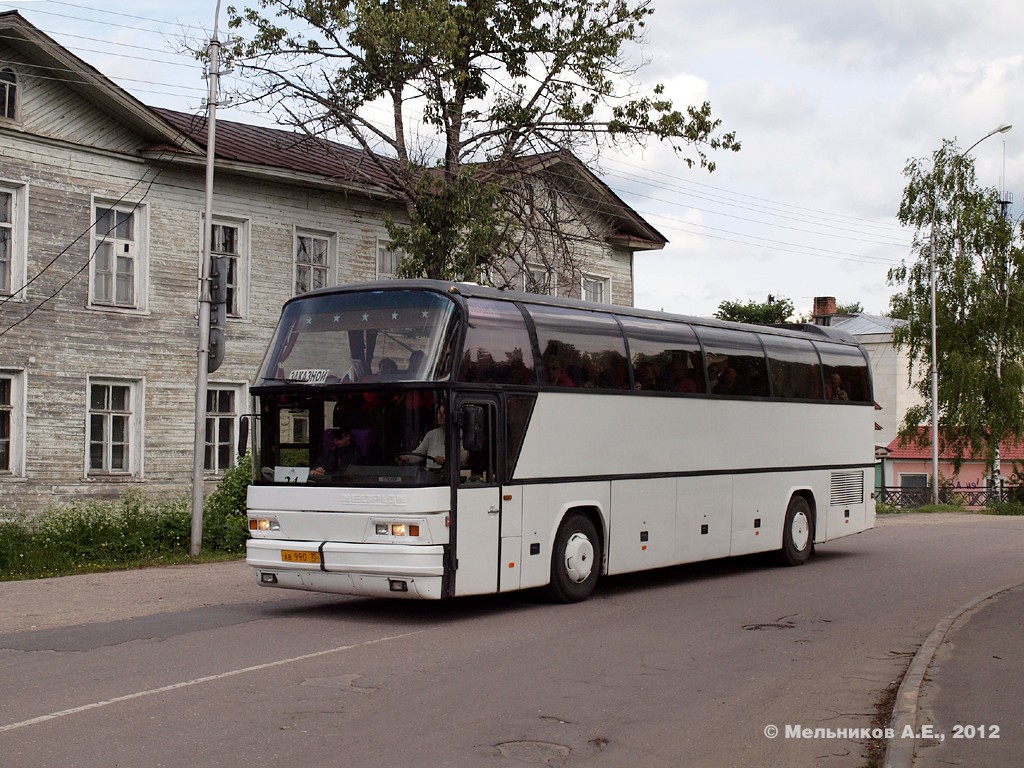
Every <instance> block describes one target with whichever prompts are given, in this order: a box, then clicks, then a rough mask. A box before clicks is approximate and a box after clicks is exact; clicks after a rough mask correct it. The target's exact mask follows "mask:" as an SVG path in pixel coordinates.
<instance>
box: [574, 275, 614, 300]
mask: <svg viewBox="0 0 1024 768" xmlns="http://www.w3.org/2000/svg"><path fill="white" fill-rule="evenodd" d="M588 283H599V284H600V285H601V291H602V293H603V294H604V296H603V297H602V298H601V299H591V298H589V297H588V296H587V284H588ZM580 297H581V298H582V299H583V300H584V301H596V302H597V303H599V304H611V303H612V279H611V278H610V277H608V276H607V275H595V274H592V273H584V274H583V276H582V278H581V279H580Z"/></svg>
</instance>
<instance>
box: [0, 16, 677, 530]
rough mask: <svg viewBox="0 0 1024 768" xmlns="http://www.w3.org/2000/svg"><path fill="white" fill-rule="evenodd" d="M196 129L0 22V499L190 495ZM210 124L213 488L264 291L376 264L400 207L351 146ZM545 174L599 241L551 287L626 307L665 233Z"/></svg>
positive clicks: (383, 262) (28, 503)
mask: <svg viewBox="0 0 1024 768" xmlns="http://www.w3.org/2000/svg"><path fill="white" fill-rule="evenodd" d="M205 135H206V132H205V125H204V121H203V119H202V116H195V115H189V114H184V113H180V112H174V111H171V110H167V109H157V108H153V107H149V106H147V105H145V104H143V103H141V102H139V101H138V100H136V99H135V98H134V97H133V96H131V95H130V94H128V93H127V92H125V91H124V90H122V89H121V88H119V87H118V86H116V85H115V84H114V83H112V82H111V81H110V80H108V79H107V78H105V77H104V76H103V75H102V74H101V73H100V72H98V71H97V70H95V69H94V68H92V67H91V66H89V65H88V64H86V63H85V62H83V61H82V60H80V59H79V58H77V57H76V56H74V55H73V54H71V53H70V52H69V51H68V50H66V49H65V48H63V47H62V46H60V45H58V44H57V43H56V42H55V41H54V40H52V39H51V38H49V37H48V36H47V35H45V34H44V33H42V32H41V31H40V30H38V29H37V28H35V27H34V26H32V25H31V24H29V23H28V22H27V21H26V20H25V19H24V18H23V17H22V16H20V15H19V14H18V13H17V12H13V11H11V12H6V13H0V510H4V511H6V512H8V513H10V512H12V511H15V510H24V511H32V510H38V509H41V508H43V507H45V506H47V505H49V504H51V503H54V502H64V501H69V500H75V499H83V498H90V497H100V498H104V497H106V498H110V497H116V496H119V495H120V494H121V493H122V492H123V491H124V490H126V489H127V488H130V487H140V488H142V489H144V490H146V491H147V492H150V493H155V494H178V493H182V492H186V491H188V489H189V488H190V486H191V479H192V463H193V444H194V434H195V422H196V419H195V391H196V390H195V388H196V365H197V353H196V349H197V345H198V327H197V296H198V279H199V275H200V259H201V253H202V249H203V245H202V231H203V222H204V205H205V164H206V154H205ZM216 135H217V142H216V161H215V166H216V173H215V184H214V206H213V207H214V210H213V212H212V216H211V220H212V223H213V225H214V226H213V235H214V236H213V238H212V245H213V249H214V251H216V252H217V253H219V254H221V255H224V256H226V257H228V259H229V260H230V265H231V269H230V285H229V289H230V306H229V311H228V330H227V335H228V342H227V355H226V358H225V360H224V363H223V365H222V366H221V367H220V368H219V369H218V370H217V371H216V372H215V373H214V374H212V375H211V376H210V382H209V397H208V412H207V419H206V425H207V428H206V444H207V451H206V455H205V466H206V469H207V472H208V479H209V480H211V481H215V480H216V479H217V477H218V476H219V475H220V474H222V473H223V471H224V470H225V469H226V468H228V467H230V466H231V464H232V462H233V461H234V460H235V452H236V451H235V442H236V439H237V428H238V419H239V416H240V415H242V414H244V413H245V412H247V410H248V405H247V403H248V394H247V388H248V384H249V382H250V380H251V379H252V377H253V376H254V374H255V372H256V369H257V366H258V365H259V363H260V362H261V360H262V357H263V354H264V351H265V348H266V345H267V343H268V342H269V339H270V335H271V333H272V331H273V328H274V325H275V323H276V321H277V317H278V313H279V311H280V307H281V305H282V303H283V302H284V301H285V300H286V299H288V298H289V297H290V296H292V295H294V294H296V293H297V292H302V291H304V290H308V289H309V288H311V287H317V286H319V285H330V284H336V283H347V282H352V281H360V280H366V279H376V278H379V277H386V276H388V275H389V274H391V273H393V271H394V266H395V257H396V255H395V254H394V253H392V252H391V251H390V250H389V248H388V241H387V235H386V231H385V228H384V225H383V220H384V217H385V215H386V214H391V215H392V216H395V217H397V218H398V220H401V218H402V217H403V215H404V213H403V209H402V208H401V206H400V205H399V204H398V202H397V200H396V198H395V196H394V195H393V194H392V193H391V192H390V191H389V190H388V189H387V187H386V185H384V184H383V183H376V182H375V180H374V179H373V177H372V174H370V175H368V174H366V173H363V172H358V173H357V172H356V170H358V169H362V168H365V166H366V163H365V157H364V156H362V155H361V154H360V152H358V151H356V150H353V149H351V148H347V147H343V146H340V145H337V144H327V143H321V144H314V143H311V142H309V141H303V140H302V138H301V137H299V136H297V135H295V134H293V133H290V132H287V131H282V130H276V129H271V128H262V127H256V126H252V125H245V124H242V123H237V122H229V121H223V120H218V122H217V134H216ZM553 165H558V166H559V168H560V173H559V174H558V177H559V178H560V179H563V180H565V184H566V185H568V187H569V188H570V191H571V193H572V194H573V195H575V196H577V197H578V198H579V199H583V200H586V201H587V206H586V210H588V211H590V212H591V213H592V214H593V215H594V216H595V217H596V218H597V219H598V220H599V224H600V226H601V227H602V230H601V231H602V232H603V235H602V236H601V237H600V238H596V239H594V241H593V242H592V243H589V252H590V253H591V254H592V258H591V259H590V261H589V262H588V265H587V269H586V271H584V272H583V273H581V274H579V275H576V276H574V277H573V279H571V280H566V279H565V278H564V276H563V277H554V278H552V280H551V283H550V288H551V289H552V290H557V291H558V292H560V293H562V294H563V295H585V296H587V297H588V298H592V299H597V300H601V301H608V302H614V303H621V304H626V305H629V304H631V303H632V300H633V291H632V286H633V274H632V268H633V258H634V253H635V252H637V251H643V250H650V249H657V248H661V247H663V246H664V244H665V242H666V241H665V238H664V237H663V236H662V235H661V234H660V233H658V232H657V231H656V230H655V229H654V228H653V227H651V226H650V225H649V224H648V223H647V222H645V221H644V220H643V219H642V218H641V217H640V216H639V215H638V214H637V213H636V212H634V211H633V210H631V209H630V208H629V207H628V206H626V205H625V204H624V203H623V202H622V201H621V200H620V199H619V198H618V197H617V196H616V195H615V194H614V193H613V192H612V191H611V190H610V189H609V188H608V187H606V186H605V185H604V184H603V183H602V182H600V180H599V179H597V177H596V176H595V175H594V174H593V173H592V172H590V171H589V169H587V168H586V167H585V166H584V165H583V164H582V163H580V162H579V161H578V160H576V159H575V158H573V157H571V156H566V155H553V156H550V157H546V158H543V159H541V160H538V161H537V167H538V168H550V167H552V166H553ZM527 277H528V276H526V275H524V276H523V277H522V279H523V280H524V285H525V284H527V283H528V281H527V279H526V278H527ZM516 287H523V286H516Z"/></svg>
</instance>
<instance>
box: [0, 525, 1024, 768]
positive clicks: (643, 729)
mask: <svg viewBox="0 0 1024 768" xmlns="http://www.w3.org/2000/svg"><path fill="white" fill-rule="evenodd" d="M1022 552H1024V518H996V517H983V516H974V515H932V516H927V515H901V516H898V517H893V518H880V520H879V526H878V527H877V528H876V529H875V530H873V531H869V532H867V533H865V534H862V535H859V536H854V537H851V538H848V539H845V540H841V541H837V542H834V543H830V544H827V545H825V546H822V547H819V549H818V552H817V556H816V557H815V558H814V559H812V561H811V562H810V563H809V564H808V565H806V566H804V567H800V568H780V567H775V566H774V565H773V564H770V563H769V562H767V561H766V559H765V558H742V559H737V560H733V561H717V562H713V563H708V564H699V565H693V566H685V567H680V568H673V569H666V570H662V571H657V572H653V573H646V574H640V575H634V576H628V577H618V578H613V579H607V580H605V581H603V582H602V584H600V585H599V587H598V592H597V593H596V595H595V596H594V597H593V598H592V599H591V600H589V601H587V602H585V603H581V604H577V605H569V606H565V605H549V604H546V603H545V602H543V601H542V600H541V599H540V598H539V597H537V596H535V595H533V594H530V593H522V594H514V595H505V596H495V597H488V598H473V599H464V600H457V601H447V602H441V603H411V602H404V601H383V600H371V599H363V598H347V597H338V596H326V595H312V594H305V593H296V592H285V591H277V590H268V589H263V588H260V587H258V586H257V585H256V584H255V581H254V579H253V578H252V577H251V575H250V573H249V572H248V569H247V568H246V567H245V566H244V565H242V564H240V563H230V564H220V565H207V566H186V567H179V568H170V569H153V570H147V571H141V572H138V571H137V572H131V573H122V574H101V575H96V576H81V577H69V578H65V579H52V580H45V581H39V582H11V583H3V584H0V670H2V672H0V768H35V767H36V766H54V767H55V768H56V767H57V766H60V767H61V768H93V767H96V768H99V766H103V767H104V768H115V767H118V766H124V767H125V768H129V767H131V768H141V767H146V768H148V767H149V766H169V767H170V766H190V767H191V766H245V767H246V768H251V767H252V766H282V767H283V766H289V767H290V768H293V767H294V768H299V767H300V766H302V767H305V766H311V767H312V766H317V768H320V767H321V766H327V767H329V768H331V767H333V766H339V768H340V767H342V766H344V768H362V767H368V768H369V767H373V768H377V767H384V766H387V767H389V768H390V767H391V766H403V767H405V766H408V767H411V768H415V767H417V766H424V767H427V768H433V767H434V766H454V767H462V766H466V767H467V768H468V767H469V766H473V767H474V768H477V767H481V766H482V767H486V766H495V767H497V766H522V765H530V764H532V765H542V766H588V767H589V766H595V767H600V766H645V768H646V767H651V768H659V767H662V766H664V767H668V766H678V767H679V768H682V766H687V768H689V767H691V766H714V767H715V768H719V767H721V766H764V765H794V766H795V765H814V766H821V767H822V768H832V767H833V766H836V767H838V766H848V767H851V768H862V767H863V766H865V765H867V757H866V755H867V748H868V744H867V740H865V739H861V738H852V739H851V738H804V737H803V736H800V737H799V738H797V737H795V736H794V735H792V734H794V733H796V732H800V733H803V732H804V731H803V729H808V728H809V729H815V728H822V729H832V730H833V732H835V731H836V730H838V729H858V730H859V729H862V728H870V727H871V726H872V720H873V718H874V717H875V715H876V711H877V701H878V699H879V696H880V695H881V693H882V692H883V691H884V690H885V689H886V688H887V687H889V686H890V684H891V683H892V682H893V681H894V680H897V679H898V678H899V677H900V675H901V674H902V673H903V671H904V670H905V669H906V667H907V665H908V663H909V661H910V657H911V656H912V655H913V653H914V652H915V651H916V649H917V647H918V646H919V645H920V644H921V643H922V642H923V640H924V639H925V638H926V637H927V636H928V634H929V633H930V632H931V631H932V629H934V627H935V625H936V623H937V622H938V621H939V620H941V619H942V617H943V616H945V615H946V614H948V613H949V611H951V610H953V609H954V608H956V607H957V606H959V605H962V604H963V603H964V602H966V601H967V600H969V599H971V598H973V597H974V596H976V595H978V594H981V593H983V592H986V591H988V590H991V589H994V588H996V587H1000V586H1003V585H1007V584H1014V583H1020V582H1022V581H1024V556H1022ZM770 726H774V727H777V728H778V729H779V735H778V736H776V737H775V738H768V737H767V736H766V735H765V734H766V731H767V732H769V733H771V732H772V729H771V727H770ZM787 731H788V732H789V733H790V735H789V737H788V738H787Z"/></svg>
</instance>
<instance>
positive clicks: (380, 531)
mask: <svg viewBox="0 0 1024 768" xmlns="http://www.w3.org/2000/svg"><path fill="white" fill-rule="evenodd" d="M373 530H374V533H376V534H377V535H378V536H409V537H412V536H419V535H420V527H419V525H415V524H409V523H374V525H373Z"/></svg>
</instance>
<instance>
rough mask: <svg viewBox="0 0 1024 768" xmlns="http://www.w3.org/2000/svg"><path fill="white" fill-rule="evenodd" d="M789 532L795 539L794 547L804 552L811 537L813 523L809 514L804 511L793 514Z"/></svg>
mask: <svg viewBox="0 0 1024 768" xmlns="http://www.w3.org/2000/svg"><path fill="white" fill-rule="evenodd" d="M789 532H790V534H791V538H792V539H793V547H794V548H796V551H797V552H803V551H804V549H805V548H806V547H807V544H808V542H809V541H810V538H811V524H810V521H809V520H808V519H807V515H805V514H804V513H803V512H798V513H797V514H795V515H793V523H792V525H791V526H790V530H789Z"/></svg>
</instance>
